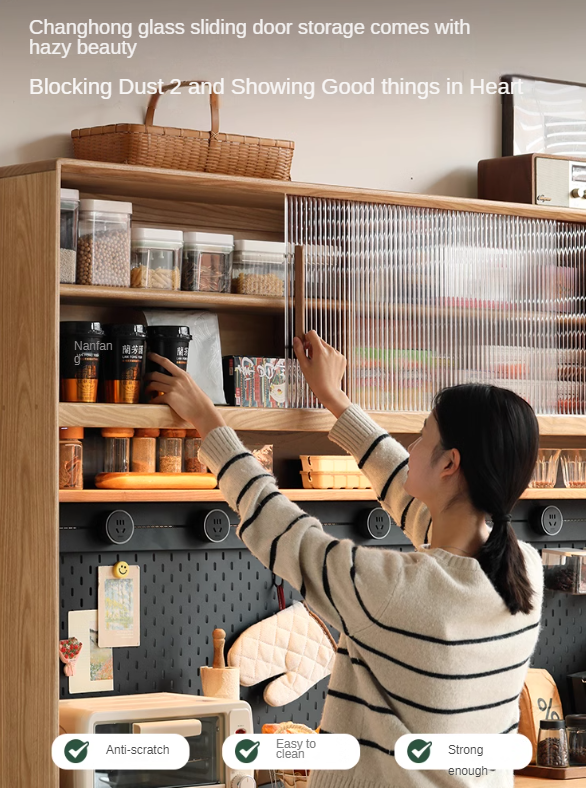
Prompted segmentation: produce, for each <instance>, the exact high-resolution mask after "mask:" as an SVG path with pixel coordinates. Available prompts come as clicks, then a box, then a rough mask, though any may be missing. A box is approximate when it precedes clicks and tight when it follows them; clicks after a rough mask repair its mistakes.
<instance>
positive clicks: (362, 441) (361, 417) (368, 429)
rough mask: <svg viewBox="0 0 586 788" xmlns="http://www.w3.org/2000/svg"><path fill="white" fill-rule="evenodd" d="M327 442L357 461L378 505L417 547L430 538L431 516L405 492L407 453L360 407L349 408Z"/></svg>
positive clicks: (418, 502)
mask: <svg viewBox="0 0 586 788" xmlns="http://www.w3.org/2000/svg"><path fill="white" fill-rule="evenodd" d="M329 437H330V440H332V441H334V443H337V444H338V445H339V446H341V447H342V448H343V449H344V450H345V451H347V452H348V453H349V454H352V455H353V457H354V458H355V459H356V462H357V463H358V466H359V468H360V469H361V470H362V471H363V472H364V474H365V475H366V476H367V477H368V479H369V481H370V483H371V484H372V486H373V489H374V490H375V492H376V494H377V498H378V500H379V502H380V504H381V506H382V507H383V508H384V509H386V511H387V512H388V513H389V514H390V515H391V517H392V518H393V520H394V521H395V522H396V523H397V525H398V526H399V527H400V528H401V530H402V531H403V532H404V533H405V535H406V536H407V537H408V538H409V539H410V540H411V542H413V544H414V545H415V547H416V548H419V547H421V545H423V544H426V543H427V542H428V541H429V540H430V538H431V517H430V514H429V510H428V508H427V507H426V506H425V504H423V503H421V501H418V500H417V499H416V498H413V497H412V496H410V495H409V494H408V493H406V492H405V489H404V486H403V485H404V483H405V479H406V476H407V462H408V459H409V454H408V452H407V450H406V449H404V448H403V446H401V444H400V443H398V442H397V441H396V440H395V439H394V438H392V437H391V436H390V435H389V433H388V432H386V431H385V430H383V429H382V427H379V425H378V424H377V423H376V422H375V421H373V420H372V419H371V418H370V417H369V416H367V415H366V413H365V412H364V411H363V410H362V408H360V407H358V405H351V406H350V407H349V408H347V409H346V410H345V411H344V413H343V414H342V415H341V416H340V418H339V419H338V420H337V422H336V424H335V425H334V427H333V429H332V430H331V431H330V435H329Z"/></svg>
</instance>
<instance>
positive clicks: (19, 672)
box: [0, 159, 586, 788]
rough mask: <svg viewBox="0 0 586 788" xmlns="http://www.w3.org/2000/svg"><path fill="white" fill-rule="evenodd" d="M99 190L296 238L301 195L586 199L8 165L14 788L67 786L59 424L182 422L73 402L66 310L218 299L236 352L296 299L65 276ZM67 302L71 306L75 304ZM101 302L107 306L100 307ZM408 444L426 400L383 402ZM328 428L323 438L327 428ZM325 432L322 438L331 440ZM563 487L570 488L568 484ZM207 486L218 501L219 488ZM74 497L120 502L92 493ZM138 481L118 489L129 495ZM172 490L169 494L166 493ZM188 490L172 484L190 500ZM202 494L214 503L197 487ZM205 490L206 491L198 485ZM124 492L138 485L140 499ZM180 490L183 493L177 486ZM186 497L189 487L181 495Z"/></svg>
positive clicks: (275, 344)
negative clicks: (62, 761)
mask: <svg viewBox="0 0 586 788" xmlns="http://www.w3.org/2000/svg"><path fill="white" fill-rule="evenodd" d="M62 186H63V187H66V188H75V189H79V190H80V192H81V193H82V195H83V196H84V197H89V198H93V197H97V198H100V199H115V200H124V201H129V202H132V203H133V206H134V213H133V220H134V221H136V222H138V223H141V224H146V225H149V224H151V225H155V226H163V227H172V228H178V229H187V228H189V229H198V230H206V231H209V232H230V233H233V234H234V235H235V236H236V237H237V238H238V237H240V238H244V237H252V238H257V239H259V240H268V241H282V240H283V239H284V228H285V198H286V196H287V195H301V196H308V197H328V198H332V199H343V200H358V201H362V202H369V203H373V202H376V203H385V204H392V205H410V206H419V207H428V208H442V209H449V210H466V211H473V212H482V213H501V214H509V215H516V216H523V217H537V218H550V219H558V220H564V221H574V222H584V221H586V217H585V216H584V214H583V212H581V211H571V210H563V209H557V208H544V207H539V206H531V205H513V204H510V205H509V204H504V203H493V202H491V203H488V202H483V201H480V200H462V199H456V198H445V197H432V196H421V195H409V194H399V193H390V192H380V191H362V190H360V189H346V188H342V187H335V186H323V185H312V184H299V183H287V182H282V181H264V180H259V179H252V178H231V177H228V176H219V175H207V174H203V173H186V172H173V171H168V170H153V169H149V168H142V167H126V166H123V165H110V164H102V163H95V162H83V161H77V160H71V159H58V160H55V161H47V162H40V163H34V164H24V165H16V166H13V167H5V168H2V169H0V338H1V341H2V345H1V349H0V395H1V396H0V627H1V631H2V638H1V640H0V676H1V679H0V681H1V685H0V732H1V735H0V785H2V786H4V785H6V786H11V787H13V788H57V784H58V775H57V769H56V768H55V767H54V766H53V763H52V761H51V755H50V751H51V743H52V741H53V739H54V738H55V737H56V736H57V735H58V716H57V713H58V705H57V704H58V675H59V674H58V671H59V669H60V664H59V660H58V638H59V632H58V606H59V593H58V592H59V588H58V578H59V574H58V560H59V544H58V500H59V492H58V479H57V445H58V434H57V430H58V426H60V425H61V426H70V425H71V426H73V425H83V426H95V427H100V426H117V425H126V426H133V427H134V426H171V425H173V424H175V423H176V420H175V417H174V416H173V415H172V414H171V412H170V411H169V409H168V408H166V407H165V406H124V405H100V404H96V405H81V404H60V403H59V385H58V382H59V381H58V378H59V372H58V366H57V362H58V344H59V326H58V323H59V319H60V314H61V315H63V316H64V317H65V316H66V317H69V318H70V319H72V318H73V319H82V318H83V317H85V319H88V318H89V317H95V318H96V319H105V317H104V316H107V314H108V313H111V311H112V310H113V309H114V310H116V315H117V318H116V319H120V318H121V317H123V316H126V317H128V316H130V315H133V314H136V312H137V311H138V312H139V314H140V310H141V309H142V308H143V307H147V306H152V307H164V308H167V307H176V308H182V309H185V308H194V309H210V310H213V311H214V312H217V313H218V315H219V323H220V331H221V338H222V346H223V352H224V353H225V354H232V353H233V354H239V353H242V352H243V351H247V350H248V348H250V347H252V346H253V347H254V348H255V351H256V352H257V353H258V354H259V355H261V354H264V355H267V356H272V355H279V354H280V353H281V352H282V348H283V343H284V320H283V310H284V307H285V302H284V299H275V298H255V297H249V296H237V295H231V294H212V293H184V292H179V293H170V292H164V293H163V292H160V291H159V292H153V291H148V290H146V291H145V290H132V289H126V288H120V289H119V288H100V287H91V286H90V287H78V286H76V285H61V286H60V285H59V232H58V228H59V196H60V192H59V190H60V188H61V187H62ZM60 310H61V311H60ZM98 315H99V317H98ZM225 414H226V419H227V421H228V423H229V424H230V425H231V426H233V427H235V428H236V429H239V430H245V431H250V433H251V434H252V433H253V432H254V434H255V435H256V436H258V435H262V434H263V433H280V435H281V439H282V440H285V441H287V440H291V441H293V440H295V435H297V436H298V435H299V434H303V433H314V437H315V440H316V441H318V440H319V441H321V440H326V439H325V435H324V433H326V432H327V431H328V430H329V429H330V428H331V426H332V425H333V421H334V420H333V417H331V416H330V414H328V413H325V412H323V411H320V410H299V411H291V410H289V411H279V410H275V411H270V410H266V411H260V412H257V411H255V412H253V413H251V412H250V411H247V410H246V409H239V408H226V410H225ZM375 417H376V418H377V420H378V421H379V422H380V423H381V425H383V426H384V427H385V428H387V429H389V430H390V431H393V432H396V433H402V434H403V439H404V440H405V441H407V440H409V435H411V434H413V433H416V432H418V431H419V429H420V427H421V423H422V420H423V414H420V413H377V414H375ZM540 426H541V430H542V434H543V436H544V437H543V441H544V444H547V445H556V444H557V445H562V444H563V445H572V443H574V444H575V445H578V444H580V443H583V442H584V441H585V440H586V416H547V417H546V416H544V417H541V418H540ZM318 434H321V435H318ZM316 445H317V444H316ZM562 493H564V495H563V496H562ZM577 493H580V496H579V497H582V493H581V492H580V491H556V492H554V491H537V490H536V491H529V492H528V494H527V497H532V498H533V497H543V498H544V499H550V498H553V497H577ZM204 494H205V496H206V497H205V500H209V501H212V500H218V499H219V498H220V493H219V491H212V492H208V493H204ZM288 494H290V495H291V497H294V498H295V499H296V500H300V501H302V500H320V499H321V500H334V499H337V500H345V499H346V500H347V499H352V500H372V499H373V497H374V496H373V493H372V491H369V490H364V491H359V492H356V491H338V492H331V493H330V492H327V491H322V492H320V491H301V490H294V491H293V490H291V491H288ZM76 495H77V496H81V497H74V496H73V495H71V494H65V495H64V496H63V498H62V500H77V501H79V500H82V501H83V500H86V501H88V502H89V501H90V500H92V501H93V500H96V501H100V500H101V501H104V500H112V498H111V497H108V496H111V495H112V493H109V492H107V491H99V490H88V491H81V492H79V493H76ZM133 495H134V493H118V494H116V496H117V499H118V500H119V501H122V500H133V497H132V496H133ZM159 495H162V496H163V497H162V498H161V499H160V500H164V499H165V498H164V496H165V495H167V496H168V495H169V494H165V493H160V494H159ZM181 495H182V494H181V493H178V494H175V493H174V494H173V498H174V499H175V500H178V499H181ZM189 495H190V496H192V497H189V500H202V498H199V497H198V495H197V494H195V495H194V494H193V493H192V492H191V491H190V493H189ZM199 495H202V493H199ZM125 496H129V497H128V498H126V497H125ZM167 499H168V498H167ZM182 500H185V498H182Z"/></svg>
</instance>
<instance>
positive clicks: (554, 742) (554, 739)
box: [537, 720, 570, 768]
mask: <svg viewBox="0 0 586 788" xmlns="http://www.w3.org/2000/svg"><path fill="white" fill-rule="evenodd" d="M537 765H538V766H550V767H557V768H563V767H566V766H569V765H570V758H569V753H568V739H567V736H566V723H565V721H564V720H541V722H540V723H539V738H538V740H537Z"/></svg>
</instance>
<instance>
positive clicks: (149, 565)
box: [60, 502, 586, 730]
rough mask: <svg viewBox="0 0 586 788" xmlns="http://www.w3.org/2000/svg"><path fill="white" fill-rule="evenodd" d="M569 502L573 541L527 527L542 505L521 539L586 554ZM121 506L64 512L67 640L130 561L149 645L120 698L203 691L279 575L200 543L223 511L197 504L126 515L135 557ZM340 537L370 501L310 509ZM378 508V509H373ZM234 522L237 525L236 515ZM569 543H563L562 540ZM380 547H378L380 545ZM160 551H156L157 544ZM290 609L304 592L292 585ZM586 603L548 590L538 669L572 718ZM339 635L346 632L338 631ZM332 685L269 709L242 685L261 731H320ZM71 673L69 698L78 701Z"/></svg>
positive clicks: (118, 677)
mask: <svg viewBox="0 0 586 788" xmlns="http://www.w3.org/2000/svg"><path fill="white" fill-rule="evenodd" d="M569 503H570V502H567V503H566V502H564V505H560V508H561V509H562V511H563V512H564V516H565V518H566V524H565V525H564V532H563V533H564V535H566V536H567V537H568V538H567V540H566V541H557V540H551V539H547V540H540V541H535V540H536V539H539V537H536V535H535V533H534V532H533V531H531V529H530V528H529V526H528V524H527V517H528V515H529V513H530V512H531V510H532V509H533V508H534V507H535V504H533V503H529V502H522V503H521V504H520V505H519V507H517V508H516V509H515V520H516V522H515V528H516V530H517V533H518V535H519V536H520V537H521V538H523V539H526V540H527V541H531V542H532V543H533V544H534V546H535V547H536V548H537V549H541V548H542V547H544V546H546V545H547V546H550V547H580V548H582V547H584V546H585V544H586V543H585V542H584V541H583V539H582V540H580V539H579V538H577V537H579V536H582V537H583V534H584V522H583V521H582V519H581V518H582V516H583V515H582V512H581V511H580V510H579V509H578V508H577V506H576V505H575V503H574V502H572V503H571V505H569V506H568V504H569ZM113 508H117V507H112V506H109V507H103V506H100V505H76V504H65V505H62V506H61V524H62V531H61V557H60V561H61V572H60V584H61V587H60V600H61V601H60V605H61V616H60V638H64V637H67V614H68V612H69V611H70V610H79V609H92V608H95V607H96V606H97V598H96V595H97V567H98V566H100V565H112V564H114V563H115V562H116V561H118V560H125V561H127V562H128V563H131V564H138V565H139V566H140V567H141V605H142V611H141V645H140V646H139V647H137V648H121V649H116V650H115V652H114V670H115V679H114V687H115V689H114V694H127V693H137V692H163V691H167V692H183V693H191V694H200V693H201V684H200V679H199V666H200V665H207V664H210V662H211V658H212V652H213V649H212V645H211V633H212V630H213V629H214V628H215V627H216V626H221V627H222V628H223V629H225V630H226V632H227V646H228V647H229V646H230V645H231V644H232V643H233V642H234V640H235V639H236V637H237V636H238V635H239V634H240V633H241V632H243V631H244V630H245V629H246V628H248V627H249V626H251V625H252V624H254V623H256V622H257V621H259V620H261V619H262V618H264V617H266V616H269V615H271V614H272V613H274V612H277V610H278V606H277V601H276V593H275V590H274V588H273V587H272V577H271V573H270V572H269V571H268V570H267V569H265V568H264V567H263V566H262V565H261V564H260V562H258V561H257V560H256V559H255V558H254V557H253V556H251V555H250V553H248V551H246V550H245V549H244V548H243V546H242V544H241V543H240V542H239V541H238V540H237V539H236V537H235V536H234V535H232V536H231V537H230V542H229V543H225V544H223V545H206V544H203V543H202V542H201V540H199V539H198V537H197V529H196V527H195V523H196V522H197V519H198V517H197V516H198V513H199V511H201V510H202V509H203V510H206V509H209V508H222V509H224V510H225V511H229V510H228V508H227V507H225V506H224V505H222V506H219V507H215V506H214V507H211V506H210V505H207V506H204V507H202V506H201V505H193V504H172V505H153V504H150V505H141V504H133V505H130V504H127V505H124V506H123V507H121V508H124V509H127V510H129V511H130V512H131V513H132V516H133V517H134V520H135V522H136V524H137V533H136V535H135V537H133V540H132V541H131V542H130V543H129V545H128V547H129V549H128V550H120V549H118V548H116V547H114V546H113V545H108V544H106V543H105V542H104V541H103V537H102V536H101V522H102V521H103V519H104V517H105V515H106V514H107V512H109V511H111V510H112V509H113ZM305 508H306V509H307V510H309V511H310V512H311V513H312V514H315V515H316V516H318V517H320V519H321V520H322V522H325V523H326V529H327V530H328V531H330V532H331V533H335V534H336V535H337V536H338V537H340V538H344V537H350V538H353V539H355V540H357V541H362V542H364V540H362V539H361V537H360V535H359V532H358V531H357V528H356V526H355V525H354V523H355V521H356V518H357V515H358V513H359V511H361V510H362V509H364V505H361V504H351V503H345V504H340V503H337V504H321V505H317V504H314V505H311V506H306V507H305ZM367 508H370V507H367ZM230 517H231V520H232V522H233V523H235V522H236V520H237V518H236V516H235V515H234V513H233V512H230ZM558 539H559V537H558ZM370 544H376V543H373V542H370ZM151 545H152V549H149V546H151ZM385 545H386V546H387V548H388V547H392V549H399V550H408V549H410V547H408V546H407V544H406V539H405V537H404V536H403V534H402V533H401V532H400V531H399V529H397V528H393V529H392V532H391V535H390V537H389V538H388V539H387V540H386V541H385ZM286 596H287V600H288V602H289V603H290V602H291V601H292V600H293V599H297V598H299V595H298V594H297V593H296V592H294V591H293V590H292V589H291V588H290V587H288V586H286ZM585 633H586V599H585V598H583V597H581V596H572V595H569V594H562V593H556V592H549V591H546V593H545V602H544V614H543V621H542V629H541V633H540V636H539V641H538V644H537V648H536V650H535V654H534V657H533V661H532V666H533V667H540V668H545V669H546V670H548V671H549V672H550V673H551V674H552V675H553V677H554V679H555V681H556V683H557V685H558V687H559V690H560V694H561V696H562V703H563V705H564V710H565V711H570V710H571V705H570V701H569V695H568V691H567V685H566V676H567V675H568V673H574V672H577V671H579V670H584V669H586V634H585ZM334 635H336V633H334ZM327 686H328V680H327V679H326V680H324V681H322V682H320V683H319V684H318V685H316V686H315V687H313V688H312V689H311V690H310V691H309V692H308V693H306V695H304V696H303V697H302V698H300V699H299V700H298V701H296V702H294V703H291V704H289V705H287V706H285V707H283V708H280V709H275V708H269V707H267V706H266V704H265V703H264V701H263V698H262V692H263V689H264V685H257V686H255V687H252V688H249V689H246V688H242V698H243V699H244V700H247V701H248V702H249V703H250V705H251V706H252V709H253V716H254V724H255V729H257V730H259V729H260V726H261V725H262V724H264V723H266V722H276V721H282V720H284V719H294V720H296V721H298V722H304V723H305V724H307V725H310V726H311V727H315V726H316V725H317V724H319V720H320V717H321V711H322V708H323V703H324V699H325V695H326V692H327ZM67 687H68V684H67V679H66V678H65V676H63V675H61V697H62V698H66V697H70V696H69V694H68V691H67Z"/></svg>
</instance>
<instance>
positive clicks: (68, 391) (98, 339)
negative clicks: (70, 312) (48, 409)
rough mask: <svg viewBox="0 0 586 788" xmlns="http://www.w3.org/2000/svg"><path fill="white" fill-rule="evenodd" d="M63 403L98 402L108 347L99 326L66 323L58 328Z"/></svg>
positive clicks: (81, 322) (79, 321)
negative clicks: (101, 358)
mask: <svg viewBox="0 0 586 788" xmlns="http://www.w3.org/2000/svg"><path fill="white" fill-rule="evenodd" d="M59 330H60V334H59V366H60V377H61V401H62V402H96V401H97V398H98V375H99V371H100V357H101V354H102V353H103V351H104V350H105V348H106V347H107V345H106V343H105V342H104V330H103V329H102V326H101V324H100V323H97V322H86V321H81V320H65V321H63V322H61V323H60V324H59Z"/></svg>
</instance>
